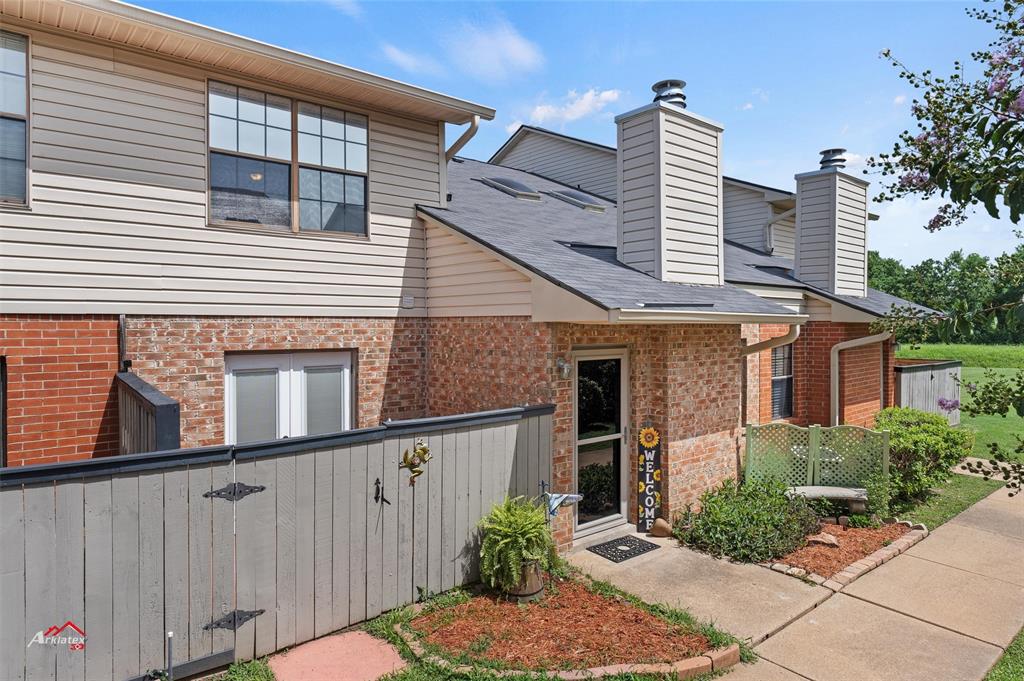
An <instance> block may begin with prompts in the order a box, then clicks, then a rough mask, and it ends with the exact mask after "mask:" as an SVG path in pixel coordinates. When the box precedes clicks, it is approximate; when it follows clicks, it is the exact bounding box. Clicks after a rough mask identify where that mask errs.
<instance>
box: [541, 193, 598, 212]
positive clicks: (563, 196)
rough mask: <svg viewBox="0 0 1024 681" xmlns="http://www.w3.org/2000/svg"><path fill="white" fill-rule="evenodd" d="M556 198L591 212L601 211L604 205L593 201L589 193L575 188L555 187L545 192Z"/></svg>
mask: <svg viewBox="0 0 1024 681" xmlns="http://www.w3.org/2000/svg"><path fill="white" fill-rule="evenodd" d="M547 193H548V194H550V195H551V196H553V197H555V198H556V199H560V200H562V201H565V202H566V203H568V204H571V205H573V206H576V207H577V208H582V209H583V210H586V211H590V212H591V213H603V212H604V206H602V205H601V204H600V203H598V202H597V201H595V200H594V199H593V198H592V197H591V196H590V195H589V194H584V193H583V192H578V191H576V190H575V189H555V190H552V191H549V192H547Z"/></svg>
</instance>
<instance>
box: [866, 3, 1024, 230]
mask: <svg viewBox="0 0 1024 681" xmlns="http://www.w3.org/2000/svg"><path fill="white" fill-rule="evenodd" d="M966 11H967V14H968V16H970V17H972V18H974V19H977V20H979V21H983V22H985V23H987V24H990V25H991V26H992V27H993V28H994V29H995V31H996V34H997V37H996V39H995V40H993V41H992V42H991V43H989V45H988V46H987V47H986V48H985V49H982V50H978V51H976V52H973V53H972V54H971V60H972V61H973V62H975V64H976V66H978V67H980V77H979V78H977V79H973V80H972V79H971V78H970V77H969V76H968V74H967V70H966V68H965V65H964V64H963V63H962V62H960V61H956V62H954V64H953V70H952V73H951V74H950V75H948V76H945V77H943V76H937V75H935V74H934V73H933V72H932V71H930V70H925V71H921V72H920V73H918V72H915V71H913V70H912V69H911V68H910V67H908V66H907V65H906V64H904V63H903V62H902V61H900V60H899V59H897V58H896V57H894V56H893V54H892V52H891V51H890V50H883V51H882V53H881V57H882V58H883V59H886V60H888V61H889V63H890V64H892V66H893V67H894V68H896V69H897V71H898V75H899V77H900V78H902V79H903V80H905V81H907V83H908V84H910V85H911V86H912V87H913V88H914V89H915V90H918V91H919V96H918V97H916V98H915V99H914V100H913V103H912V105H911V113H912V114H913V116H914V118H915V119H916V130H914V131H910V130H905V131H903V132H902V133H901V134H900V135H899V139H898V141H897V142H896V143H895V144H894V145H893V148H892V151H891V152H887V153H881V154H878V155H877V156H873V157H871V158H869V159H868V161H867V163H868V166H869V170H866V171H865V172H876V173H879V174H881V175H882V177H887V178H889V179H888V181H887V182H886V183H885V184H884V185H883V188H882V192H881V193H880V194H879V195H878V196H877V197H876V199H875V200H876V201H893V200H896V199H899V198H902V197H906V196H911V195H915V196H918V197H921V198H932V197H936V196H939V197H942V198H943V199H945V201H944V203H942V204H941V205H940V206H939V208H938V209H937V211H936V213H935V215H934V216H933V217H932V218H931V219H930V220H929V221H928V223H927V225H925V228H926V229H928V230H929V231H936V230H939V229H942V228H944V227H949V226H953V225H959V224H961V223H963V222H964V221H965V220H966V219H967V217H968V214H969V213H971V212H973V210H974V209H975V207H977V206H984V208H985V210H986V211H987V212H988V214H989V215H991V216H992V217H994V218H998V217H1000V213H1001V211H1002V210H1003V209H1004V208H1005V210H1006V212H1007V213H1008V214H1009V218H1010V220H1011V221H1012V222H1014V223H1017V222H1019V221H1020V218H1021V215H1022V213H1024V0H986V6H985V7H982V8H968V9H967V10H966ZM1000 203H1001V204H1002V206H1000V205H999V204H1000Z"/></svg>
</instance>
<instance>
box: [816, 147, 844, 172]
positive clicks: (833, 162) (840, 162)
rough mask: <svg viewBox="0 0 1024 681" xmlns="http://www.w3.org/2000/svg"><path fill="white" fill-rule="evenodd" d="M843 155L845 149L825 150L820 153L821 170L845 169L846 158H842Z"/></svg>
mask: <svg viewBox="0 0 1024 681" xmlns="http://www.w3.org/2000/svg"><path fill="white" fill-rule="evenodd" d="M845 153H846V149H825V150H824V151H823V152H821V169H822V170H825V169H826V168H845V167H846V157H844V156H843V154H845Z"/></svg>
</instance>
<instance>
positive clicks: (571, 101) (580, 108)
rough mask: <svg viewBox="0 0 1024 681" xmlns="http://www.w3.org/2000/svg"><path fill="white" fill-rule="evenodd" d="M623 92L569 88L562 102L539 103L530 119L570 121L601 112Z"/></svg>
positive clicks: (535, 120) (556, 121) (555, 121)
mask: <svg viewBox="0 0 1024 681" xmlns="http://www.w3.org/2000/svg"><path fill="white" fill-rule="evenodd" d="M621 94H622V93H621V92H620V91H619V90H598V89H596V88H590V89H589V90H587V91H586V92H582V93H580V92H577V91H576V90H569V92H568V93H567V94H566V95H565V98H564V100H563V101H562V103H560V104H548V103H544V104H538V105H536V106H535V107H533V110H532V111H531V112H530V120H531V121H532V122H534V123H546V124H548V125H551V124H553V123H559V124H564V123H569V122H571V121H578V120H579V119H581V118H586V117H587V116H592V115H594V114H596V113H599V112H600V111H601V110H602V109H604V108H605V107H606V106H608V105H609V104H612V103H613V102H617V101H618V100H619V96H620V95H621Z"/></svg>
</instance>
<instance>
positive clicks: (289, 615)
mask: <svg viewBox="0 0 1024 681" xmlns="http://www.w3.org/2000/svg"><path fill="white" fill-rule="evenodd" d="M276 465H277V496H276V499H275V504H276V507H275V514H276V516H277V517H276V522H277V537H276V539H277V563H276V565H277V574H276V575H275V577H276V580H277V589H276V590H277V604H278V605H277V645H278V646H279V647H287V646H292V645H295V554H296V552H295V495H296V488H295V457H294V456H290V455H287V454H286V455H284V456H279V457H277V459H276Z"/></svg>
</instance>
